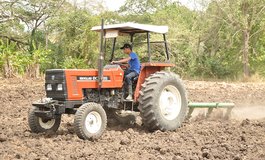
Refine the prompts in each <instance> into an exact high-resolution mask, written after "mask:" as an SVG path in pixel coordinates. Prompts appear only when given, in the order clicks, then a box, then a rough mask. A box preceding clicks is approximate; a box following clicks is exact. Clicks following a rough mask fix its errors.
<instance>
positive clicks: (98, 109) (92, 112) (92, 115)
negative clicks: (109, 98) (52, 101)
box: [74, 102, 107, 140]
mask: <svg viewBox="0 0 265 160" xmlns="http://www.w3.org/2000/svg"><path fill="white" fill-rule="evenodd" d="M106 126H107V116H106V112H105V110H104V109H103V108H102V106H101V105H100V104H97V103H92V102H91V103H85V104H83V105H82V106H81V107H80V108H78V110H77V112H76V113H75V119H74V128H75V132H76V134H77V136H78V137H79V138H81V139H89V140H94V139H98V138H99V137H100V136H101V135H102V134H103V132H104V131H105V129H106Z"/></svg>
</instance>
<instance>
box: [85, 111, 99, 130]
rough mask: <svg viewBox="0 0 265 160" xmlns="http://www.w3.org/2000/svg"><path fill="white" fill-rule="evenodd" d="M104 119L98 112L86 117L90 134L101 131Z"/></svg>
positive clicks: (86, 124)
mask: <svg viewBox="0 0 265 160" xmlns="http://www.w3.org/2000/svg"><path fill="white" fill-rule="evenodd" d="M101 125H102V119H101V116H100V114H99V113H98V112H95V111H92V112H90V113H89V114H88V115H87V116H86V120H85V127H86V129H87V131H88V132H90V133H96V132H98V131H99V130H100V128H101Z"/></svg>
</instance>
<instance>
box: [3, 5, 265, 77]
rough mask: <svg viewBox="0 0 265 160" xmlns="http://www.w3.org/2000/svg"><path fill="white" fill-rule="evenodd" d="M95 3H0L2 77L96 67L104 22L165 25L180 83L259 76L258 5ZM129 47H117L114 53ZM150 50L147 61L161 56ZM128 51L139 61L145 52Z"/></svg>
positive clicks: (263, 16)
mask: <svg viewBox="0 0 265 160" xmlns="http://www.w3.org/2000/svg"><path fill="white" fill-rule="evenodd" d="M85 2H86V1H85ZM99 2H102V1H97V0H94V1H89V3H90V4H87V3H84V4H83V5H76V3H69V2H67V1H65V0H19V1H18V0H9V1H1V2H0V68H1V74H2V75H3V76H4V77H13V76H17V75H25V76H28V77H38V76H40V75H41V74H42V73H44V71H45V70H46V69H49V68H92V67H96V66H97V64H96V63H97V55H98V52H99V34H98V33H95V32H93V31H91V30H90V29H91V28H92V27H93V26H95V25H99V24H100V20H101V18H104V19H105V20H106V23H108V24H113V23H122V22H128V21H133V22H137V23H144V24H156V25H168V26H169V33H168V35H167V38H168V41H169V47H170V54H171V61H172V63H175V64H176V67H175V68H174V70H175V71H176V72H178V73H179V74H181V75H182V76H186V77H207V78H232V79H234V78H239V77H241V76H244V77H249V76H251V75H254V74H259V75H263V76H265V70H264V68H265V45H264V44H265V32H264V24H265V1H264V0H234V1H230V0H198V1H197V2H196V1H195V2H196V4H197V5H198V6H199V7H198V8H197V9H196V8H194V9H192V10H191V9H189V8H187V7H186V6H183V5H182V4H181V3H177V2H176V1H173V0H147V1H146V0H145V1H143V0H126V3H125V4H124V5H123V6H121V7H120V9H119V10H118V11H108V10H106V8H104V5H102V4H101V3H100V4H98V3H99ZM203 2H204V3H203ZM92 4H93V5H92ZM202 4H207V5H202ZM88 6H89V7H88ZM91 6H92V7H91ZM151 38H152V39H153V40H156V39H157V38H158V35H153V34H152V35H151ZM159 38H161V37H159ZM128 40H129V39H121V41H120V42H118V45H121V44H122V43H123V42H126V41H128ZM137 40H138V41H145V37H144V36H138V37H136V41H137ZM107 44H111V42H108V41H107ZM151 47H152V53H154V55H155V58H154V59H156V57H159V56H161V55H163V52H162V51H161V46H159V44H153V45H152V46H151ZM117 48H118V47H117ZM135 48H136V51H137V52H138V53H139V55H140V58H141V60H142V61H145V60H146V54H145V53H146V46H144V45H139V46H137V47H135ZM107 52H110V48H107ZM116 52H117V53H118V52H120V51H118V50H117V51H116ZM107 56H108V55H107Z"/></svg>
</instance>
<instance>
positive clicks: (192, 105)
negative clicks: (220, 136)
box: [188, 102, 235, 119]
mask: <svg viewBox="0 0 265 160" xmlns="http://www.w3.org/2000/svg"><path fill="white" fill-rule="evenodd" d="M188 107H189V113H188V119H189V118H191V114H192V112H193V110H194V109H195V108H208V112H207V114H206V117H209V116H210V114H211V113H212V111H213V109H214V108H227V111H226V114H225V118H229V117H230V115H231V111H232V109H233V108H234V107H235V104H234V103H216V102H215V103H205V102H190V103H189V104H188Z"/></svg>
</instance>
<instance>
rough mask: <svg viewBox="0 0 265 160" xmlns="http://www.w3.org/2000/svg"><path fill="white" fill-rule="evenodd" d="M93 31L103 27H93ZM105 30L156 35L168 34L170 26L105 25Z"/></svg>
mask: <svg viewBox="0 0 265 160" xmlns="http://www.w3.org/2000/svg"><path fill="white" fill-rule="evenodd" d="M91 30H93V31H100V30H101V26H95V27H92V29H91ZM104 30H118V31H119V32H121V33H144V32H154V33H161V34H164V33H167V32H168V26H156V25H147V24H138V23H132V22H128V23H122V24H111V25H104Z"/></svg>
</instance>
